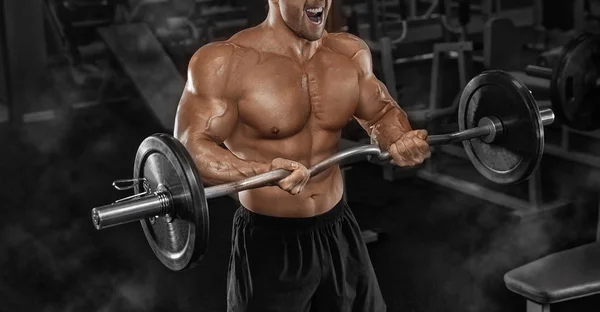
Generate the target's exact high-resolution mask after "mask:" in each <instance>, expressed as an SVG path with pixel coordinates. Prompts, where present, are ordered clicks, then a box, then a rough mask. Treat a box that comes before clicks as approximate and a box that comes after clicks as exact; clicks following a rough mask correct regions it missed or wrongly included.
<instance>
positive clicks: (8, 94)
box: [0, 0, 600, 312]
mask: <svg viewBox="0 0 600 312" xmlns="http://www.w3.org/2000/svg"><path fill="white" fill-rule="evenodd" d="M266 1H267V0H245V1H242V0H220V1H218V0H63V1H59V0H19V1H17V0H0V21H1V24H0V186H1V187H0V203H1V204H0V208H1V210H0V211H1V213H2V218H0V311H2V312H12V311H44V312H50V311H103V312H104V311H170V312H176V311H182V312H183V311H224V310H225V307H226V303H225V285H226V284H225V283H226V280H225V277H226V270H227V265H228V260H229V251H230V236H231V226H232V222H231V220H232V216H233V213H234V211H235V209H236V208H237V207H238V203H237V202H236V201H235V199H233V198H229V197H223V198H217V199H212V200H210V201H209V205H210V214H211V215H210V222H211V227H210V243H209V249H208V253H207V254H206V256H205V257H204V259H203V260H202V262H201V263H200V264H199V265H198V266H197V267H195V268H193V269H191V270H187V271H183V272H172V271H169V270H168V269H167V268H165V267H164V266H163V265H162V264H161V263H160V262H159V261H158V260H157V259H156V257H155V256H154V254H153V252H152V250H151V248H150V247H149V246H148V243H147V241H146V238H145V237H144V232H143V230H142V229H141V227H140V225H139V223H138V222H134V223H131V224H126V225H122V226H118V227H114V228H110V229H106V230H102V231H97V230H95V229H94V227H93V225H92V222H91V220H90V210H91V209H92V208H93V207H97V206H102V205H106V204H109V203H112V202H114V201H116V200H118V199H120V198H123V197H125V196H129V195H131V193H128V192H122V191H117V190H115V189H114V188H113V187H112V186H111V183H112V181H114V180H117V179H122V178H131V177H132V172H133V160H134V157H135V154H136V151H137V148H138V146H139V144H140V143H141V142H142V140H143V139H144V138H146V137H147V136H149V135H151V134H154V133H171V131H172V124H173V118H172V116H173V113H174V110H175V109H176V107H177V104H178V101H179V97H180V96H181V92H182V90H183V85H184V84H185V80H186V68H187V64H188V61H189V59H190V57H191V55H192V54H193V53H194V52H195V51H196V50H197V49H198V48H200V47H201V46H203V45H205V44H207V43H209V42H213V41H219V40H226V39H227V38H228V37H230V36H231V35H233V34H235V33H236V32H237V31H240V30H242V29H244V28H247V27H253V26H255V25H257V24H259V23H260V22H262V21H263V20H264V18H265V17H266V5H267V2H266ZM599 17H600V1H596V0H575V1H558V0H556V1H542V0H533V1H532V0H525V1H523V0H520V1H517V0H474V1H467V0H452V1H450V0H386V1H382V0H333V7H332V9H331V11H330V16H329V19H328V22H327V29H328V30H329V31H330V32H338V31H344V32H350V33H353V34H355V35H357V36H359V37H361V38H362V39H363V40H365V41H366V42H367V43H368V44H369V46H370V48H371V50H372V53H373V65H374V68H375V72H376V75H377V77H378V78H379V79H381V80H382V81H383V82H384V83H385V84H386V86H387V88H388V89H389V91H390V93H391V94H392V95H393V96H394V97H395V98H396V99H397V101H398V103H399V104H400V106H402V108H403V109H405V110H406V111H407V112H408V115H409V118H410V119H411V122H412V123H413V126H414V127H415V128H417V127H422V128H426V129H428V130H429V132H430V133H443V132H451V131H456V130H457V129H458V125H457V121H456V120H457V119H456V116H457V110H456V105H457V101H458V98H459V96H460V94H461V91H462V89H463V88H464V86H465V84H466V82H468V80H469V79H471V78H472V77H473V76H474V75H477V74H478V73H480V72H482V71H483V70H486V69H502V70H505V71H510V72H511V73H513V74H514V75H515V77H518V78H519V79H520V80H521V81H522V82H523V83H525V84H526V85H527V86H528V87H529V88H530V89H531V91H532V92H533V94H534V96H535V98H536V100H537V101H538V105H539V106H540V107H551V106H552V107H557V105H565V104H564V103H563V104H560V103H558V104H557V101H556V100H555V99H553V98H552V94H553V92H554V90H552V84H551V83H550V81H551V75H549V74H548V70H549V71H550V73H552V70H553V69H554V72H556V69H557V68H559V65H560V60H561V58H564V57H565V52H564V51H565V46H566V45H567V44H568V43H569V42H572V41H573V40H574V39H575V38H577V37H578V36H579V35H580V34H581V33H584V32H591V33H598V29H599V25H598V24H599V21H600V19H599ZM590 49H592V48H591V47H590ZM598 51H600V50H599V49H596V50H594V51H593V52H591V55H592V57H591V59H593V58H594V57H595V56H598V55H600V54H598V53H599V52H598ZM573 53H574V52H573ZM582 53H583V52H582ZM594 53H595V54H594ZM586 55H587V54H586ZM578 58H579V56H577V57H575V59H578ZM588 58H590V57H589V56H588ZM598 59H600V58H598ZM598 59H596V60H598ZM588 61H589V60H588ZM590 64H591V65H590ZM577 66H579V67H578V69H577V68H576V70H574V73H575V75H576V74H581V73H584V72H586V70H590V71H591V72H592V74H593V75H596V76H595V77H598V73H599V72H600V70H599V69H598V68H599V67H598V62H596V63H595V66H596V67H595V68H596V71H594V70H593V69H591V67H590V66H592V67H593V66H594V63H593V62H591V63H590V62H587V63H586V62H583V61H582V62H580V63H579V65H577ZM597 81H600V80H597ZM597 84H600V82H599V83H597ZM596 88H597V86H596ZM596 92H597V89H596ZM596 94H597V93H596ZM596 96H597V95H596ZM595 99H598V98H597V97H596V98H595ZM593 103H596V105H597V104H598V102H597V101H596V102H593ZM593 103H592V102H589V101H588V102H587V103H586V104H585V105H588V106H592V105H593ZM591 111H593V112H595V110H590V112H591ZM586 116H588V117H590V118H588V119H585V118H584V119H585V120H586V122H588V123H589V124H588V125H587V126H589V127H586V129H582V128H583V127H578V126H577V125H578V124H566V123H563V122H560V121H557V122H555V123H554V124H553V125H551V126H549V127H546V131H545V142H546V146H545V149H544V156H543V159H542V162H541V164H540V167H539V169H538V170H537V171H536V172H535V173H534V175H533V176H532V178H531V179H530V180H528V181H527V182H525V183H521V184H518V185H514V186H500V185H495V184H493V183H490V182H489V181H487V180H485V179H484V178H482V177H481V176H480V175H479V174H478V173H477V172H476V170H475V169H474V168H473V165H472V164H471V162H470V161H469V160H468V158H467V157H466V154H465V152H464V151H463V150H462V145H461V144H454V145H448V146H444V147H443V148H442V147H440V148H437V149H435V153H434V156H433V157H432V160H430V161H428V162H426V163H425V164H424V165H423V166H420V167H418V168H413V169H410V170H400V169H398V168H393V167H391V166H388V165H382V164H376V163H371V162H368V161H357V162H356V163H354V164H352V166H351V167H350V168H349V169H348V170H346V171H345V181H346V191H347V192H346V195H347V199H348V202H349V203H350V206H351V207H352V209H353V211H354V213H355V215H356V216H357V219H358V222H359V224H360V225H361V227H362V228H363V229H365V231H367V230H368V231H367V232H369V233H371V236H370V238H369V244H368V247H369V252H370V256H371V259H372V261H373V264H374V267H375V270H376V273H377V275H378V278H379V282H380V285H381V288H382V291H383V294H384V297H385V298H386V301H387V303H388V307H389V311H414V312H417V311H418V312H421V311H423V312H425V311H447V312H451V311H457V312H458V311H461V312H465V311H487V312H495V311H498V312H500V311H526V307H527V305H526V300H527V298H524V296H523V295H522V294H517V293H514V292H512V291H510V290H509V289H508V288H507V286H506V284H505V281H504V278H503V277H504V274H505V273H507V272H509V271H511V270H513V269H515V268H518V267H520V266H523V265H526V264H527V263H530V262H532V261H535V260H537V259H540V258H543V257H546V256H548V255H551V254H554V253H556V252H561V251H566V250H570V249H572V248H575V247H580V246H588V245H592V246H593V245H595V240H596V232H597V224H598V207H599V201H598V194H599V190H600V170H599V169H600V135H599V133H598V132H597V131H596V130H595V129H597V128H600V115H597V114H596V115H594V113H589V114H588V115H586ZM582 118H583V117H582ZM594 118H596V119H594ZM343 138H344V139H345V140H346V142H350V143H356V144H362V143H368V137H367V135H366V133H365V132H364V131H363V130H362V129H361V128H360V127H359V126H358V125H357V124H356V123H354V122H351V123H349V124H348V125H347V127H346V128H345V129H344V132H343ZM367 232H365V233H367ZM599 248H600V247H599ZM584 259H587V260H588V261H587V262H586V261H584V263H585V265H582V262H573V263H572V265H573V267H574V268H575V269H574V270H576V271H579V272H580V273H581V275H583V276H587V277H590V276H592V277H593V274H598V273H597V272H598V271H600V258H586V257H584ZM596 260H598V261H596ZM563 265H564V263H563ZM567 265H569V263H567ZM557 272H561V270H560V269H559V270H558V271H552V272H547V274H545V275H546V276H554V275H556V274H557ZM567 277H568V276H567ZM567 277H565V278H566V279H568V278H567ZM587 282H590V281H587ZM590 283H592V284H589V285H597V284H600V278H599V281H596V280H594V279H593V278H592V280H591V282H590ZM594 283H596V284H594ZM586 285H588V284H586ZM589 285H588V286H589ZM574 286H577V285H574ZM598 291H600V290H598V289H596V288H593V287H591V288H590V291H589V292H587V293H585V294H581V296H583V297H584V298H580V299H577V300H568V301H564V302H561V303H558V304H555V305H553V307H552V311H582V310H581V309H587V310H593V311H597V310H598V309H600V303H599V300H598V298H597V297H596V296H595V295H594V293H596V292H598ZM587 310H586V311H587ZM536 311H538V310H536ZM539 311H541V310H539ZM544 311H546V310H544Z"/></svg>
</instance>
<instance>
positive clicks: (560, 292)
mask: <svg viewBox="0 0 600 312" xmlns="http://www.w3.org/2000/svg"><path fill="white" fill-rule="evenodd" d="M504 283H505V285H506V288H508V289H509V290H510V291H512V292H514V293H516V294H518V295H521V296H522V297H523V298H524V299H525V300H526V302H527V303H526V306H527V310H526V311H527V312H535V311H552V305H553V304H555V303H559V302H565V301H572V300H578V299H582V298H585V297H589V296H594V295H597V294H598V293H600V227H598V228H597V230H596V241H594V242H591V243H587V244H583V245H580V246H577V247H573V248H569V249H566V250H561V251H558V252H554V253H551V254H549V255H546V256H544V257H542V258H539V259H537V260H534V261H531V262H529V263H527V264H524V265H522V266H520V267H518V268H515V269H512V270H511V271H509V272H507V273H506V274H504ZM589 310H590V311H594V310H595V309H594V308H591V307H590V309H589Z"/></svg>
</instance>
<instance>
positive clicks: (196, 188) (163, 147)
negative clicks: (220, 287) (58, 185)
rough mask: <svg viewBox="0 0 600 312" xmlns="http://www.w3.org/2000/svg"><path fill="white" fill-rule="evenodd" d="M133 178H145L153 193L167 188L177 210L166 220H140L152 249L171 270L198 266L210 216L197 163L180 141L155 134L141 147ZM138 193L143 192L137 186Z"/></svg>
mask: <svg viewBox="0 0 600 312" xmlns="http://www.w3.org/2000/svg"><path fill="white" fill-rule="evenodd" d="M133 176H134V178H146V180H147V181H148V182H149V184H150V186H151V187H152V189H153V190H157V188H158V187H159V185H160V186H161V187H165V188H167V189H168V191H169V193H170V194H171V198H172V201H173V207H174V210H173V211H174V215H172V220H171V221H169V220H168V219H167V218H165V217H160V218H156V219H154V220H150V219H144V220H141V223H142V228H143V229H144V234H145V235H146V239H147V240H148V243H149V244H150V247H151V248H152V250H153V251H154V254H155V255H156V257H158V259H159V260H160V261H161V262H162V263H163V264H164V265H165V266H166V267H168V268H169V269H171V270H173V271H180V270H183V269H187V268H191V267H193V266H194V265H196V264H197V263H198V262H199V261H200V260H201V259H202V257H203V256H204V253H205V252H206V248H207V245H208V231H209V214H208V204H207V202H206V197H205V195H204V187H203V185H202V181H201V180H200V176H199V174H198V171H197V170H196V167H195V164H194V162H193V160H192V158H191V156H190V155H189V153H188V152H187V150H186V149H185V147H184V146H183V144H181V143H180V142H179V141H178V140H177V139H175V138H174V137H172V136H170V135H167V134H155V135H152V136H149V137H148V138H146V139H145V140H144V141H143V142H142V143H141V144H140V146H139V148H138V151H137V155H136V157H135V164H134V172H133ZM135 191H136V193H137V192H139V191H140V190H139V189H138V188H137V186H136V190H135Z"/></svg>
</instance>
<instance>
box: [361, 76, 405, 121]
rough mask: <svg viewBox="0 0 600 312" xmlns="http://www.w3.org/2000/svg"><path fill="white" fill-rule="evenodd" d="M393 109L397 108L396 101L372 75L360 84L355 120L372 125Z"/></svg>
mask: <svg viewBox="0 0 600 312" xmlns="http://www.w3.org/2000/svg"><path fill="white" fill-rule="evenodd" d="M395 107H397V104H396V101H394V99H393V98H392V96H391V95H390V94H389V92H388V90H387V88H386V87H385V85H384V84H383V83H382V82H381V81H379V80H378V79H377V78H376V77H375V76H374V75H370V76H369V77H366V78H364V79H363V80H362V81H361V82H360V98H359V103H358V107H357V109H356V112H355V117H356V118H358V119H361V120H362V121H363V122H366V123H368V124H372V123H374V122H376V121H377V120H378V119H379V118H381V116H383V115H384V114H385V113H386V112H387V111H389V110H390V109H392V108H395Z"/></svg>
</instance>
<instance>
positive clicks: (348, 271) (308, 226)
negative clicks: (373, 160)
mask: <svg viewBox="0 0 600 312" xmlns="http://www.w3.org/2000/svg"><path fill="white" fill-rule="evenodd" d="M385 310H386V305H385V302H384V300H383V297H382V295H381V291H380V290H379V285H378V282H377V278H376V277H375V272H374V271H373V266H372V264H371V260H370V258H369V254H368V252H367V248H366V245H365V243H364V241H363V239H362V237H361V233H360V229H359V227H358V224H357V222H356V219H355V218H354V215H353V214H352V211H351V210H350V208H349V207H348V205H347V204H346V203H345V202H344V201H343V200H342V201H340V202H339V203H338V204H337V205H336V206H335V207H334V208H333V209H331V210H330V211H328V212H326V213H324V214H321V215H318V216H315V217H310V218H278V217H270V216H265V215H259V214H256V213H253V212H251V211H249V210H247V209H245V208H243V207H240V208H239V209H238V210H237V211H236V213H235V216H234V223H233V231H232V250H231V256H230V260H229V272H228V280H227V311H229V312H242V311H243V312H253V311H256V312H271V311H286V312H295V311H302V312H305V311H306V312H309V311H328V312H329V311H340V312H342V311H343V312H359V311H360V312H367V311H368V312H380V311H385Z"/></svg>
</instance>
